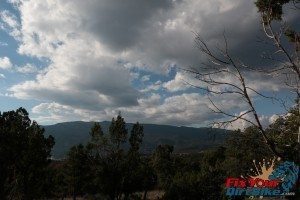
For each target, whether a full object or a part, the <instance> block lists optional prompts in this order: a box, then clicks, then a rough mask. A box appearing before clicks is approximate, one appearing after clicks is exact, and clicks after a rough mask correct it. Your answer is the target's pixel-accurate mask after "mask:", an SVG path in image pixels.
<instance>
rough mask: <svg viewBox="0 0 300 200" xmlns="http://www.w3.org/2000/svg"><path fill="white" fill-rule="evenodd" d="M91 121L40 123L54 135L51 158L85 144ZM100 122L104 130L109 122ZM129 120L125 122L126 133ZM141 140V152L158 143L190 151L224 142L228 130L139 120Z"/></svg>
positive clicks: (48, 133)
mask: <svg viewBox="0 0 300 200" xmlns="http://www.w3.org/2000/svg"><path fill="white" fill-rule="evenodd" d="M93 125H94V122H83V121H74V122H63V123H58V124H54V125H48V126H43V127H44V128H45V135H47V136H48V135H52V136H54V137H55V146H54V148H53V152H52V154H53V156H54V158H64V157H65V156H66V154H67V152H68V150H69V149H70V148H71V147H72V146H74V145H77V144H80V143H82V144H86V143H87V142H88V141H89V139H90V135H89V132H90V129H91V127H92V126H93ZM100 125H101V127H102V129H103V131H104V132H105V133H107V132H108V127H109V125H110V122H108V121H103V122H100ZM132 125H133V124H132V123H127V124H126V126H127V128H128V133H129V134H130V130H131V127H132ZM143 127H144V141H143V145H142V152H143V153H151V152H152V151H153V149H155V147H156V146H157V145H159V144H170V145H173V146H174V149H175V152H182V153H190V152H199V151H202V150H206V149H210V148H214V147H217V146H220V145H222V144H223V143H224V141H225V139H226V138H227V136H228V134H229V132H228V131H226V130H224V129H216V128H192V127H184V126H180V127H177V126H170V125H156V124H143Z"/></svg>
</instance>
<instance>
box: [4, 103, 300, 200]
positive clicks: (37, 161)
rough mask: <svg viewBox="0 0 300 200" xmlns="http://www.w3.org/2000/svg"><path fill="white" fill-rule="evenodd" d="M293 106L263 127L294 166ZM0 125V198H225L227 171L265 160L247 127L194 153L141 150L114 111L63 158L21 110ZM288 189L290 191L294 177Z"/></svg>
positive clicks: (137, 129) (138, 133) (136, 131)
mask: <svg viewBox="0 0 300 200" xmlns="http://www.w3.org/2000/svg"><path fill="white" fill-rule="evenodd" d="M296 108H297V107H295V108H293V109H291V110H290V112H289V115H287V116H286V117H281V118H279V119H278V120H276V122H275V123H273V124H272V125H271V126H270V127H269V128H268V129H267V130H266V131H267V133H268V135H269V137H270V138H273V140H274V142H276V148H277V150H278V151H279V152H280V153H281V154H282V155H285V157H284V158H283V159H286V160H290V161H294V162H296V164H298V165H299V160H300V158H299V157H300V155H299V152H300V151H299V144H298V143H297V140H296V139H295V138H296V135H295V134H294V133H296V132H297V127H299V125H300V124H299V123H300V120H299V111H298V110H297V109H296ZM0 123H1V124H0V161H1V162H0V173H1V174H0V199H1V200H2V199H3V200H6V199H22V200H23V199H24V200H29V199H64V198H72V199H79V198H83V199H91V200H92V199H101V200H106V199H107V200H115V199H117V200H121V199H122V200H129V199H130V200H135V199H142V200H145V199H150V193H153V191H157V193H158V194H159V195H157V197H155V198H154V199H165V200H193V199H205V200H209V199H212V200H217V199H227V197H226V196H225V191H224V183H225V180H226V178H227V177H240V176H241V175H243V176H246V175H247V174H248V173H249V169H250V168H251V167H252V164H253V160H254V159H255V160H257V161H260V160H262V159H268V158H273V155H272V153H270V151H269V149H268V148H267V146H266V145H265V143H264V141H263V138H261V135H260V133H259V130H258V129H257V128H255V127H249V128H247V129H246V130H244V131H240V130H237V131H235V132H233V133H232V134H231V135H230V137H229V139H228V140H227V141H226V143H225V144H224V146H223V147H219V148H216V149H212V150H207V151H205V152H202V153H198V154H174V153H173V147H172V146H170V145H159V146H157V148H156V149H155V150H154V151H153V152H152V154H150V155H143V154H141V153H140V146H141V144H142V142H143V126H142V125H140V124H139V123H136V124H134V125H133V127H132V129H131V130H127V129H126V126H125V121H124V119H123V118H122V116H120V115H119V116H117V117H116V118H114V119H112V121H111V125H110V127H109V130H108V132H107V133H104V132H103V130H102V128H101V126H100V124H99V123H95V124H94V126H93V127H92V129H91V131H90V141H89V142H88V143H87V144H85V145H83V144H79V145H77V146H74V147H72V148H71V149H70V151H69V153H68V156H67V158H66V159H65V160H62V161H55V160H51V159H50V158H51V149H52V147H53V145H54V138H53V137H51V136H49V137H48V138H45V136H44V135H43V133H44V130H43V129H42V128H41V127H40V126H38V124H37V123H36V122H31V120H30V119H29V116H28V113H27V111H26V110H25V109H23V108H19V109H17V110H16V111H9V112H4V113H1V116H0ZM296 187H297V188H295V190H297V191H296V194H297V195H298V194H299V192H300V191H299V180H298V185H297V186H296ZM151 198H152V199H153V197H151ZM293 198H295V199H297V198H299V197H298V196H295V197H293Z"/></svg>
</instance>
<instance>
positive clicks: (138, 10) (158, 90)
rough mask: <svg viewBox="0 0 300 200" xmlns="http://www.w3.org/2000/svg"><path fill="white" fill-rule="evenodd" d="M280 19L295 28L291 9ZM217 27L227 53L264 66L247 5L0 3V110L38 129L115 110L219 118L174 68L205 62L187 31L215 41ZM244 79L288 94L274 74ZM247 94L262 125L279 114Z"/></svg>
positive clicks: (255, 18)
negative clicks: (18, 113)
mask: <svg viewBox="0 0 300 200" xmlns="http://www.w3.org/2000/svg"><path fill="white" fill-rule="evenodd" d="M285 17H286V19H287V20H289V21H290V22H291V23H292V24H293V25H294V26H296V27H297V28H299V22H298V21H299V20H298V21H297V18H298V19H299V13H297V11H295V10H292V9H291V10H290V11H289V12H288V15H287V16H285ZM224 32H225V34H226V37H227V39H228V43H229V48H230V52H231V53H232V55H234V56H235V57H237V58H238V59H240V60H243V62H244V63H246V64H249V65H251V66H255V67H269V66H271V65H272V63H269V61H267V60H265V59H262V58H261V54H262V52H263V51H265V50H269V49H268V47H264V46H263V44H262V43H259V42H257V41H258V38H264V34H263V33H262V30H261V25H260V18H259V14H258V13H257V9H256V8H255V6H254V1H241V0H201V1H199V0H152V1H146V0H122V1H119V0H116V1H111V0H101V1H96V0H85V1H82V0H0V83H1V84H0V86H1V87H0V110H1V112H3V111H8V110H13V109H17V108H18V107H24V108H26V109H27V110H28V112H29V113H30V117H31V119H33V120H36V121H37V122H38V123H39V124H42V125H46V124H54V123H58V122H65V121H79V120H83V121H103V120H110V119H111V118H112V117H115V116H116V115H117V114H118V113H119V112H121V113H122V116H123V117H124V118H125V120H126V121H127V122H136V121H139V122H142V123H154V124H169V125H176V126H195V127H200V126H208V125H210V124H211V123H212V122H214V121H218V120H222V118H223V116H220V115H217V114H215V113H213V112H211V110H210V109H209V108H210V101H209V99H208V98H207V95H206V94H205V93H203V92H201V91H200V90H199V89H197V88H194V87H192V86H190V85H187V84H186V83H185V82H186V81H187V82H190V83H195V84H197V85H200V86H201V83H199V82H197V81H196V80H195V79H194V77H193V76H191V74H188V73H186V72H185V71H183V70H181V69H185V68H188V67H190V66H193V67H194V66H195V67H196V66H199V65H200V64H201V63H202V61H203V60H205V57H204V56H203V55H201V54H200V52H199V50H198V49H197V48H195V33H198V34H200V35H201V37H202V38H204V39H205V41H206V42H207V43H208V44H209V45H212V46H214V45H218V44H220V43H222V34H223V33H224ZM225 78H226V77H225ZM227 78H228V79H230V77H227ZM246 79H247V83H248V84H250V85H251V86H252V87H254V88H255V89H257V91H259V92H262V93H266V94H275V93H276V95H277V96H278V97H282V98H286V97H287V98H290V99H292V96H291V95H290V92H288V91H287V89H286V88H285V86H284V85H283V84H282V83H280V81H278V79H276V78H275V79H274V78H272V77H267V78H266V77H264V76H261V75H259V74H255V73H253V74H249V73H248V74H246ZM252 97H253V99H254V102H255V106H256V108H257V110H258V111H259V112H258V113H259V116H260V118H261V120H262V121H264V122H265V123H266V124H268V123H269V122H271V121H272V120H274V118H275V116H277V115H280V114H283V113H284V112H285V110H284V109H283V108H282V107H280V106H279V105H278V104H276V103H272V102H270V101H269V100H267V99H263V98H259V97H258V96H255V94H253V96H252ZM215 101H216V103H217V104H218V105H222V106H223V108H224V109H225V110H230V111H232V112H234V113H236V114H239V113H242V112H244V111H245V110H246V107H245V105H244V104H243V103H242V102H241V100H240V99H239V98H236V97H233V96H226V97H222V98H218V99H216V100H215ZM249 117H250V116H249ZM245 126H246V124H245V123H243V122H237V123H236V124H234V127H235V128H243V127H245Z"/></svg>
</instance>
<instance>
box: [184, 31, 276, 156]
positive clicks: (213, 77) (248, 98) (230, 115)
mask: <svg viewBox="0 0 300 200" xmlns="http://www.w3.org/2000/svg"><path fill="white" fill-rule="evenodd" d="M223 36H224V41H225V45H224V48H223V49H222V48H218V49H217V50H218V51H217V52H215V51H213V50H212V49H211V48H210V47H208V45H207V44H206V43H205V42H204V40H203V39H202V38H201V37H200V36H199V35H196V39H195V42H196V47H197V48H198V49H199V50H200V51H201V52H202V53H203V54H205V55H206V56H207V59H208V60H207V62H205V63H202V65H201V66H200V67H197V68H190V69H184V70H185V71H187V72H188V73H190V74H192V75H193V76H194V77H195V78H196V79H197V80H199V81H200V82H201V83H202V84H200V85H201V86H200V85H192V84H191V83H189V82H186V83H187V84H189V85H192V86H193V87H196V88H199V89H201V90H203V91H204V92H206V93H207V94H208V98H209V100H210V103H211V105H212V108H211V110H212V111H213V112H214V113H217V114H222V115H224V116H226V120H225V121H219V122H214V125H217V126H218V127H226V126H228V125H230V124H231V123H233V122H235V121H238V120H243V121H245V122H248V123H249V124H251V125H253V126H256V127H257V128H258V129H259V131H260V133H261V135H262V137H263V139H264V141H265V143H266V144H267V146H268V147H269V149H270V151H271V152H272V153H274V154H275V155H277V156H280V153H279V152H278V151H277V150H276V148H275V144H274V141H272V140H271V139H270V138H269V137H268V136H267V134H266V132H265V129H264V127H263V125H262V123H261V120H260V118H259V115H258V114H257V111H256V108H255V106H254V103H253V99H252V97H253V95H254V94H255V95H259V96H261V97H264V98H268V99H271V100H276V99H275V98H274V97H268V96H265V95H263V94H262V93H260V92H259V91H257V90H256V89H254V88H253V87H250V86H249V84H248V83H247V81H246V79H245V73H247V72H249V71H252V69H250V68H249V67H248V66H246V65H245V64H243V63H242V62H241V61H240V60H237V59H235V58H234V57H233V56H231V55H230V53H229V48H228V42H227V39H226V37H225V34H224V35H223ZM226 95H230V96H231V97H232V96H233V95H235V96H237V97H238V98H240V99H241V100H242V101H243V103H244V104H245V105H246V107H247V111H245V112H243V113H241V114H238V115H237V114H235V113H234V112H230V111H227V110H226V109H224V108H222V107H220V106H218V105H217V104H216V103H215V102H214V100H213V98H216V97H223V96H226ZM249 115H252V116H253V118H254V120H250V119H248V118H247V116H249Z"/></svg>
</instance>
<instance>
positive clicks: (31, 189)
mask: <svg viewBox="0 0 300 200" xmlns="http://www.w3.org/2000/svg"><path fill="white" fill-rule="evenodd" d="M43 134H44V129H43V128H41V127H40V126H39V125H38V124H37V123H36V122H35V121H33V122H31V120H30V118H29V115H28V112H27V111H26V110H25V109H24V108H19V109H17V110H16V111H8V112H4V113H2V114H0V173H1V175H0V199H24V200H27V199H34V198H35V199H36V198H41V197H43V196H44V193H45V192H46V190H47V188H45V184H43V182H44V180H43V178H45V177H46V176H47V167H48V165H49V163H50V153H51V149H52V147H53V145H54V138H53V137H52V136H49V137H48V138H45V137H44V135H43Z"/></svg>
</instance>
